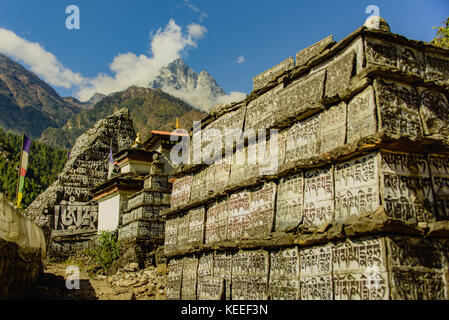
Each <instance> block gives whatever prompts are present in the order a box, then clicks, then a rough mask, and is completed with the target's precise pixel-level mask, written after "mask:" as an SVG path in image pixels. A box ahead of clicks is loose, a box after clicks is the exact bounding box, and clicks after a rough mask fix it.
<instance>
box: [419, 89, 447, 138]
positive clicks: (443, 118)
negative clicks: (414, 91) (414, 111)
mask: <svg viewBox="0 0 449 320" xmlns="http://www.w3.org/2000/svg"><path fill="white" fill-rule="evenodd" d="M419 95H420V101H421V108H420V114H421V119H422V122H423V129H424V134H425V135H433V134H442V135H445V136H447V135H449V103H448V101H447V99H446V97H445V96H444V95H443V94H441V93H439V92H436V91H433V90H427V89H426V88H419Z"/></svg>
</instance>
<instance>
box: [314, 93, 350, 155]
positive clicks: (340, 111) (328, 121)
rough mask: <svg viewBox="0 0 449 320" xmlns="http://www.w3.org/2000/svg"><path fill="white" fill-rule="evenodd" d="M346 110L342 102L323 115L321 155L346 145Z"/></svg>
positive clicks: (321, 122) (320, 131)
mask: <svg viewBox="0 0 449 320" xmlns="http://www.w3.org/2000/svg"><path fill="white" fill-rule="evenodd" d="M346 109H347V106H346V103H344V102H341V103H340V104H338V105H336V106H333V107H331V108H329V110H326V111H324V112H323V113H322V114H321V120H320V130H319V133H320V139H319V140H320V151H321V153H328V152H329V151H331V150H332V149H335V148H337V147H341V146H343V145H344V144H345V139H346Z"/></svg>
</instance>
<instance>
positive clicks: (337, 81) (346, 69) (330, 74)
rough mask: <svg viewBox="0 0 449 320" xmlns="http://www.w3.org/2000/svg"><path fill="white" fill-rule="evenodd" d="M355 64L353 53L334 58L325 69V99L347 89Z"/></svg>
mask: <svg viewBox="0 0 449 320" xmlns="http://www.w3.org/2000/svg"><path fill="white" fill-rule="evenodd" d="M354 63H355V52H354V51H351V52H350V53H348V54H346V55H344V56H341V57H338V58H336V59H335V60H334V61H332V62H331V63H330V65H329V66H328V67H327V78H326V93H325V96H326V97H327V98H332V97H335V96H337V95H338V94H341V93H342V92H343V91H344V90H346V89H348V88H349V84H350V81H351V76H352V70H353V68H354Z"/></svg>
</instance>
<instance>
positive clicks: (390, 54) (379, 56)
mask: <svg viewBox="0 0 449 320" xmlns="http://www.w3.org/2000/svg"><path fill="white" fill-rule="evenodd" d="M365 52H366V62H367V65H381V66H387V67H392V68H396V66H397V64H398V52H397V48H396V45H395V44H394V43H392V42H389V41H385V40H379V39H373V38H369V37H365Z"/></svg>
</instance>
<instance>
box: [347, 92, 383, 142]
mask: <svg viewBox="0 0 449 320" xmlns="http://www.w3.org/2000/svg"><path fill="white" fill-rule="evenodd" d="M376 112H377V109H376V103H375V97H374V89H373V87H372V86H370V87H368V88H366V89H365V90H364V91H362V92H361V93H359V94H358V95H356V96H355V97H354V98H352V100H351V101H350V102H349V104H348V124H347V126H348V133H347V141H348V143H351V142H355V141H358V140H359V139H361V138H364V137H367V136H370V135H373V134H375V133H376V132H377V121H376Z"/></svg>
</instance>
